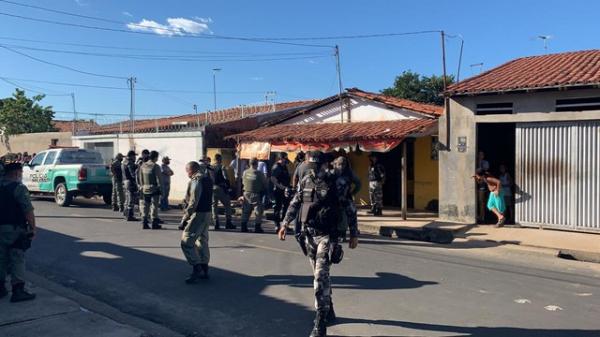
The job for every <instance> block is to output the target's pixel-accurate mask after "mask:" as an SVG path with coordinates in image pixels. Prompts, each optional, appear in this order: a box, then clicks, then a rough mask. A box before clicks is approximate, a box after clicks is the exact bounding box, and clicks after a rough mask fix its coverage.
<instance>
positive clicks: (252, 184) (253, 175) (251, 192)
mask: <svg viewBox="0 0 600 337" xmlns="http://www.w3.org/2000/svg"><path fill="white" fill-rule="evenodd" d="M242 181H243V185H244V194H243V195H244V201H243V204H242V219H241V223H242V230H244V231H245V230H246V229H247V227H246V226H247V225H248V221H249V220H250V213H252V210H254V215H255V219H254V224H255V226H254V228H255V229H257V228H261V224H262V218H263V212H264V205H263V203H262V196H263V194H264V193H266V191H267V186H268V185H267V180H266V178H265V176H264V174H263V173H262V172H260V171H259V170H257V169H254V168H252V167H250V168H249V169H247V170H246V171H244V174H243V175H242Z"/></svg>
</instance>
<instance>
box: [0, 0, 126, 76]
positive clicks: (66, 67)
mask: <svg viewBox="0 0 600 337" xmlns="http://www.w3.org/2000/svg"><path fill="white" fill-rule="evenodd" d="M0 1H1V0H0ZM0 48H4V49H6V50H8V51H10V52H13V53H15V54H19V55H21V56H25V57H27V58H29V59H32V60H35V61H38V62H41V63H44V64H48V65H52V66H55V67H58V68H62V69H67V70H71V71H74V72H77V73H80V74H85V75H90V76H97V77H105V78H115V79H119V80H122V79H126V77H121V76H112V75H104V74H98V73H92V72H89V71H83V70H79V69H75V68H72V67H69V66H65V65H62V64H58V63H53V62H49V61H45V60H42V59H40V58H37V57H34V56H31V55H29V54H25V53H23V52H20V51H18V50H14V49H12V48H10V47H7V46H4V45H0Z"/></svg>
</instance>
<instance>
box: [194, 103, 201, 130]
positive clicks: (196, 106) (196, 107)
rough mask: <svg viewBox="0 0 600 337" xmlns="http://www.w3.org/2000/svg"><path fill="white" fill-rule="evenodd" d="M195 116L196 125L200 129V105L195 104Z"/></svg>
mask: <svg viewBox="0 0 600 337" xmlns="http://www.w3.org/2000/svg"><path fill="white" fill-rule="evenodd" d="M194 114H196V123H197V126H198V129H199V128H200V116H198V105H196V104H194Z"/></svg>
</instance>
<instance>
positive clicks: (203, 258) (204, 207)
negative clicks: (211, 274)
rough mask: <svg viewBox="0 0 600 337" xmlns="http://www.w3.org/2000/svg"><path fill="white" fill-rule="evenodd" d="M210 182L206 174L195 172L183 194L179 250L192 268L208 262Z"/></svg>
mask: <svg viewBox="0 0 600 337" xmlns="http://www.w3.org/2000/svg"><path fill="white" fill-rule="evenodd" d="M211 202H212V180H211V179H210V177H209V176H208V175H207V173H203V172H197V173H196V174H194V175H193V176H192V178H191V180H190V182H189V183H188V188H187V191H186V194H185V205H186V208H185V210H184V216H183V219H182V220H181V223H182V224H184V225H185V227H184V230H183V234H182V235H181V250H182V251H183V254H184V255H185V258H186V260H187V261H188V263H189V264H190V265H192V266H195V265H200V264H206V265H208V262H209V261H210V250H209V248H208V226H209V225H210V223H211Z"/></svg>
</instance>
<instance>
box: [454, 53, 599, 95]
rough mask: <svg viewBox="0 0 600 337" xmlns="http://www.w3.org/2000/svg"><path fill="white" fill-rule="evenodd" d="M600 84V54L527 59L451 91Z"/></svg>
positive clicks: (497, 90)
mask: <svg viewBox="0 0 600 337" xmlns="http://www.w3.org/2000/svg"><path fill="white" fill-rule="evenodd" d="M598 84H600V50H598V49H596V50H584V51H575V52H568V53H560V54H550V55H542V56H530V57H523V58H519V59H516V60H513V61H510V62H508V63H505V64H503V65H501V66H499V67H496V68H494V69H491V70H488V71H486V72H484V73H482V74H480V75H478V76H475V77H471V78H469V79H466V80H464V81H462V82H459V83H456V84H453V85H451V86H449V87H448V90H447V91H446V94H449V95H464V94H478V93H496V92H504V91H517V90H527V89H550V88H559V87H567V86H587V85H598Z"/></svg>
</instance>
